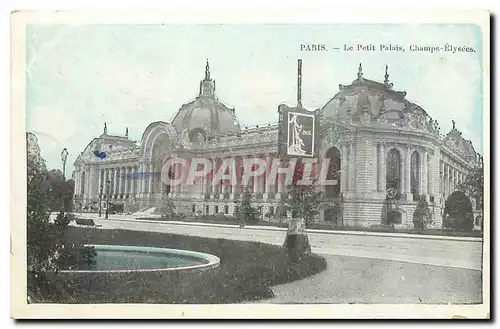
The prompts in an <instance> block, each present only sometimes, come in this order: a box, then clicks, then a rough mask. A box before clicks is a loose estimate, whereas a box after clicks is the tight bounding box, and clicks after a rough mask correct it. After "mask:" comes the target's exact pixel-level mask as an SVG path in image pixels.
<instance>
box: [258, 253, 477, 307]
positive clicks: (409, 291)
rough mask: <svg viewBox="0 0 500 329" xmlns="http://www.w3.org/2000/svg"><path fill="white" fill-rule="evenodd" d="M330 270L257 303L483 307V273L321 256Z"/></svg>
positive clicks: (276, 289) (283, 287)
mask: <svg viewBox="0 0 500 329" xmlns="http://www.w3.org/2000/svg"><path fill="white" fill-rule="evenodd" d="M323 256H324V257H325V259H326V261H327V269H326V270H325V271H323V272H321V273H319V274H316V275H314V276H312V277H308V278H305V279H303V280H300V281H295V282H291V283H288V284H285V285H279V286H275V287H273V288H272V289H273V292H274V295H275V298H272V299H268V300H262V301H259V303H273V304H281V303H294V304H295V303H297V302H300V303H342V304H346V303H351V304H354V303H356V304H361V303H377V304H448V303H452V304H467V303H481V298H482V296H481V284H482V281H481V272H480V271H476V270H465V269H459V268H452V267H443V266H429V265H421V264H412V263H406V262H395V261H388V260H380V259H370V258H356V257H346V256H333V255H323Z"/></svg>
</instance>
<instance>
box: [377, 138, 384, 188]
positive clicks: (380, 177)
mask: <svg viewBox="0 0 500 329" xmlns="http://www.w3.org/2000/svg"><path fill="white" fill-rule="evenodd" d="M378 154H379V155H378V159H379V163H378V190H379V191H380V192H384V191H385V188H384V186H385V182H384V173H385V150H384V144H382V143H380V144H379V153H378Z"/></svg>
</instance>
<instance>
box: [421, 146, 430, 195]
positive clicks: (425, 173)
mask: <svg viewBox="0 0 500 329" xmlns="http://www.w3.org/2000/svg"><path fill="white" fill-rule="evenodd" d="M427 155H428V152H427V151H424V157H423V159H422V171H421V172H422V179H421V183H420V184H421V186H422V187H421V189H420V190H421V192H420V193H421V194H423V195H425V198H426V200H427V195H428V194H429V192H428V183H427V180H428V170H429V165H428V163H427Z"/></svg>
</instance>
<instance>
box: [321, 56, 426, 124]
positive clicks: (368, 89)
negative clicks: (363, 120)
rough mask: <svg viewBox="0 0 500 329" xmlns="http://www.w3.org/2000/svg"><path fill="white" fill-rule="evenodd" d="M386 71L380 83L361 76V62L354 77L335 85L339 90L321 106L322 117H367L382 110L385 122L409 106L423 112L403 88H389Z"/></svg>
mask: <svg viewBox="0 0 500 329" xmlns="http://www.w3.org/2000/svg"><path fill="white" fill-rule="evenodd" d="M392 87H393V85H392V83H390V82H389V75H388V73H387V67H386V73H385V81H384V82H383V83H381V82H377V81H373V80H369V79H365V78H363V71H362V67H361V64H360V66H359V69H358V77H357V79H356V80H354V81H353V82H352V83H351V84H350V85H339V92H338V93H337V94H336V95H335V96H334V97H333V98H332V99H331V100H329V101H328V102H327V103H326V104H325V106H323V108H322V109H321V110H322V114H323V117H324V118H332V119H337V120H341V121H345V120H349V119H350V118H352V119H353V120H354V121H356V119H359V118H360V117H361V116H363V115H366V114H365V113H367V114H368V115H369V116H370V117H371V119H372V120H373V119H376V118H379V117H380V116H381V115H382V114H384V120H387V121H389V122H391V121H396V120H399V119H400V118H401V117H402V116H403V114H404V113H405V112H407V111H409V110H417V111H419V112H421V113H422V115H424V116H427V113H426V112H425V111H424V110H423V109H422V108H421V107H420V106H418V105H417V104H414V103H411V102H409V101H408V100H406V99H405V97H406V92H404V91H396V90H393V88H392Z"/></svg>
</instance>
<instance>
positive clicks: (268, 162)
mask: <svg viewBox="0 0 500 329" xmlns="http://www.w3.org/2000/svg"><path fill="white" fill-rule="evenodd" d="M265 158H266V171H265V173H264V175H263V178H262V179H263V181H264V187H263V188H264V190H263V191H264V194H263V195H262V199H264V200H268V199H269V193H271V190H270V187H271V184H268V182H267V178H268V174H269V171H270V170H271V169H270V168H271V164H272V161H273V159H272V157H271V156H270V155H269V154H266V156H265Z"/></svg>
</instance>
